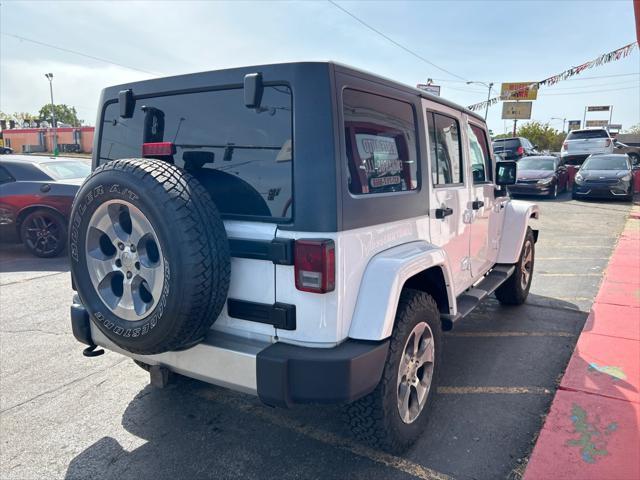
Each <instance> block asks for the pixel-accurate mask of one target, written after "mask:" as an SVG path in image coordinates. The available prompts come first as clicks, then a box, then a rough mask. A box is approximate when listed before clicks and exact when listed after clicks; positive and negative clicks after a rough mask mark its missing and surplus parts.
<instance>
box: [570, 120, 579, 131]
mask: <svg viewBox="0 0 640 480" xmlns="http://www.w3.org/2000/svg"><path fill="white" fill-rule="evenodd" d="M568 124H569V131H571V130H579V129H580V120H569V122H568Z"/></svg>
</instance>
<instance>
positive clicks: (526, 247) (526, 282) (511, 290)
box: [496, 227, 535, 305]
mask: <svg viewBox="0 0 640 480" xmlns="http://www.w3.org/2000/svg"><path fill="white" fill-rule="evenodd" d="M534 260H535V240H534V238H533V230H531V227H527V233H526V235H525V237H524V242H523V243H522V250H521V251H520V258H519V259H518V263H516V265H515V267H516V268H515V270H514V272H513V273H512V274H511V276H510V277H509V278H508V279H507V281H506V282H504V283H503V284H502V285H500V287H498V289H497V290H496V297H497V298H498V301H499V302H500V303H502V304H503V305H521V304H523V303H524V302H525V300H526V299H527V296H528V295H529V289H530V288H531V281H532V279H533V264H534Z"/></svg>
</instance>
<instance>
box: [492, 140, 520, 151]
mask: <svg viewBox="0 0 640 480" xmlns="http://www.w3.org/2000/svg"><path fill="white" fill-rule="evenodd" d="M519 146H520V140H519V139H517V138H512V139H509V140H496V141H495V142H493V151H494V152H501V151H503V150H517V149H518V147H519Z"/></svg>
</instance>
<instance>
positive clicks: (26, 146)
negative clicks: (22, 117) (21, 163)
mask: <svg viewBox="0 0 640 480" xmlns="http://www.w3.org/2000/svg"><path fill="white" fill-rule="evenodd" d="M94 130H95V127H58V150H59V151H60V152H78V153H91V151H92V149H93V134H94ZM2 137H3V139H4V145H5V146H7V147H10V148H12V149H13V151H14V152H15V153H32V152H53V129H52V128H13V129H9V130H3V131H2Z"/></svg>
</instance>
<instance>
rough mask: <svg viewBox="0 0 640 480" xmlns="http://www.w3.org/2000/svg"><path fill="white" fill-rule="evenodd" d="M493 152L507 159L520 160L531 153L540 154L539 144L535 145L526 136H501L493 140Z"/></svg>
mask: <svg viewBox="0 0 640 480" xmlns="http://www.w3.org/2000/svg"><path fill="white" fill-rule="evenodd" d="M492 146H493V153H495V154H497V155H500V156H501V157H503V158H504V159H505V160H516V161H518V160H520V159H521V158H522V157H527V156H529V155H538V154H539V153H540V152H538V150H536V149H537V148H538V146H537V145H533V144H532V143H531V142H530V141H529V140H527V139H526V138H524V137H513V138H499V139H497V140H494V141H493V145H492Z"/></svg>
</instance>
